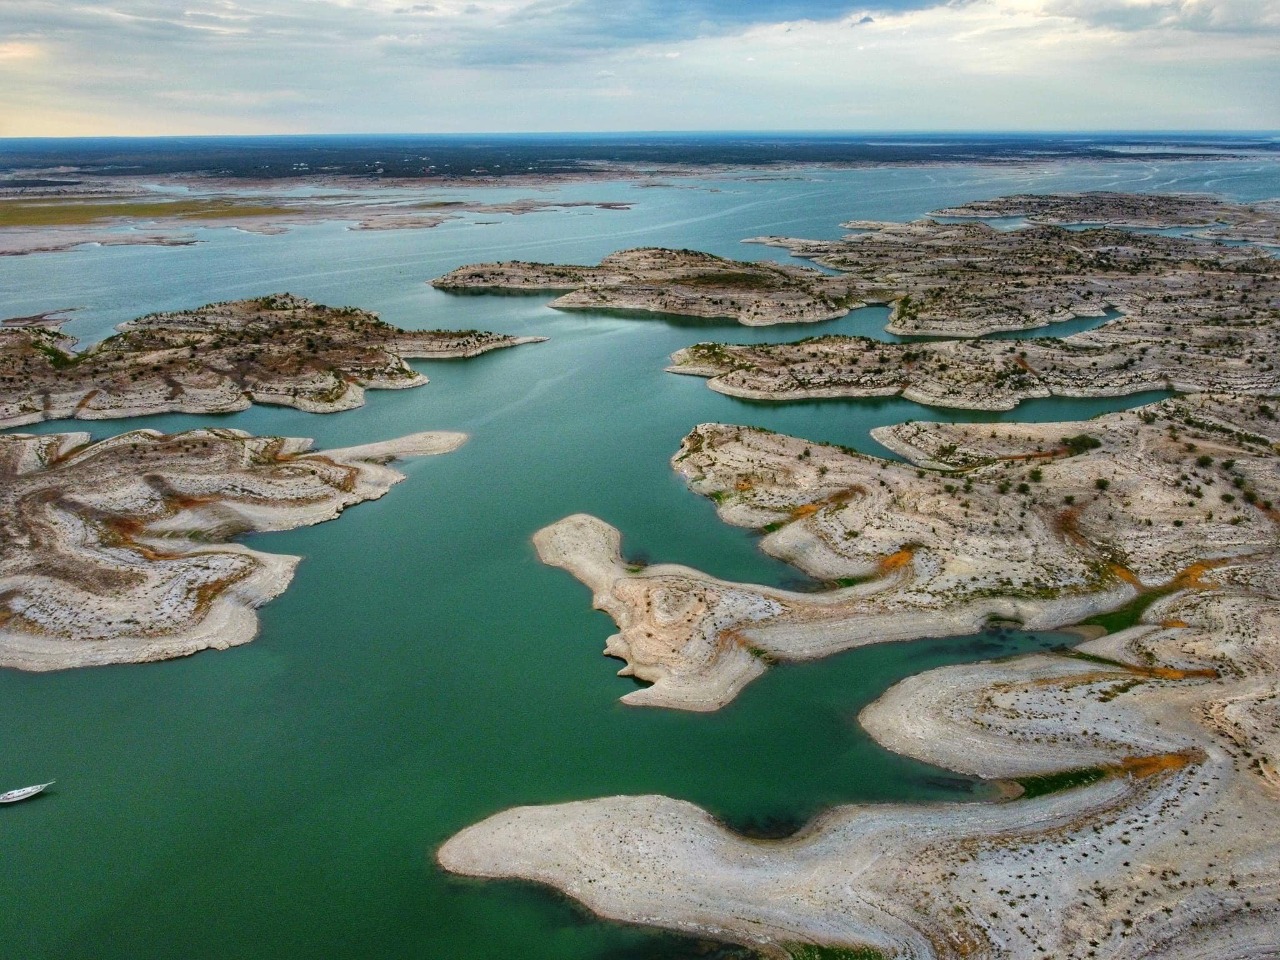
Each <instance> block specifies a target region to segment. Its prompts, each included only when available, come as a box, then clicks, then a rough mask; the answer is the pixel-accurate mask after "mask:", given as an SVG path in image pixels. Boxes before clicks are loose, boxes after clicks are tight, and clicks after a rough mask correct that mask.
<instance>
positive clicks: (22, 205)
mask: <svg viewBox="0 0 1280 960" xmlns="http://www.w3.org/2000/svg"><path fill="white" fill-rule="evenodd" d="M291 212H292V211H291V210H290V209H289V208H288V207H282V206H278V205H273V204H264V203H252V202H249V201H245V200H142V199H135V200H107V201H101V200H98V201H92V200H81V199H66V200H58V199H46V200H2V201H0V227H61V226H83V225H85V224H91V223H101V222H103V221H105V220H164V219H176V220H227V219H232V218H240V217H271V216H279V215H282V214H288V213H291Z"/></svg>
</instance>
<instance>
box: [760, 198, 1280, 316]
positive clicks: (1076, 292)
mask: <svg viewBox="0 0 1280 960" xmlns="http://www.w3.org/2000/svg"><path fill="white" fill-rule="evenodd" d="M1117 196H1118V195H1116V194H1105V195H1102V199H1101V200H1097V199H1096V195H1093V194H1086V195H1084V197H1083V198H1081V199H1080V201H1079V202H1078V203H1076V204H1074V206H1073V209H1074V210H1075V211H1076V215H1077V216H1078V217H1080V218H1082V219H1085V220H1088V219H1092V218H1095V217H1097V218H1102V217H1105V216H1106V213H1107V212H1108V211H1109V210H1111V208H1112V205H1113V204H1114V202H1115V198H1116V197H1117ZM1120 196H1128V195H1120ZM1135 196H1136V195H1135ZM994 203H995V201H992V204H994ZM1201 206H1202V207H1206V206H1207V207H1210V208H1212V206H1213V205H1212V204H1210V203H1209V202H1208V201H1207V200H1206V201H1204V202H1203V203H1202V204H1201ZM1222 206H1224V207H1229V205H1227V204H1225V203H1223V204H1222ZM982 209H985V208H982ZM1270 211H1271V212H1270V213H1266V212H1265V211H1264V210H1263V209H1262V208H1261V207H1259V212H1258V216H1259V217H1263V216H1264V215H1265V216H1269V218H1270V219H1269V220H1267V221H1266V222H1267V223H1270V224H1272V226H1273V227H1276V228H1280V207H1274V206H1273V207H1272V208H1270ZM844 226H845V227H846V228H847V229H851V230H854V231H856V232H854V233H850V234H848V235H846V236H845V237H843V238H841V239H839V240H803V239H793V238H788V237H755V238H752V239H751V240H748V241H747V242H748V243H764V244H767V245H770V246H777V247H782V248H784V249H786V250H787V251H788V252H789V253H791V254H792V255H793V256H797V257H804V258H807V259H811V260H814V261H815V262H817V263H819V264H821V265H823V266H825V267H828V268H830V269H833V270H839V271H841V272H842V273H843V274H844V277H843V280H844V282H845V283H847V284H848V285H849V289H850V294H851V295H852V296H853V297H854V298H855V299H858V300H862V301H866V302H881V303H891V304H892V305H893V311H892V313H891V315H890V318H889V324H888V327H887V328H886V329H887V330H888V331H889V332H890V333H892V334H897V335H900V336H938V337H981V336H985V335H987V334H991V333H999V332H1006V331H1019V330H1033V329H1037V328H1040V327H1047V326H1049V325H1051V324H1053V323H1055V322H1058V321H1064V320H1070V319H1072V318H1075V317H1101V316H1104V315H1105V314H1106V312H1107V311H1108V310H1115V311H1118V312H1119V313H1121V314H1124V315H1125V316H1126V317H1127V318H1129V320H1130V321H1132V322H1134V323H1138V324H1143V325H1150V327H1151V328H1154V329H1161V328H1163V327H1164V325H1166V324H1173V323H1177V321H1178V318H1179V317H1182V316H1184V315H1186V314H1190V317H1189V319H1190V321H1191V322H1193V323H1195V322H1200V323H1206V322H1210V321H1212V322H1216V323H1218V324H1220V325H1227V326H1230V325H1231V324H1233V323H1234V322H1236V321H1239V320H1242V319H1250V318H1255V317H1257V316H1258V315H1259V313H1265V312H1266V310H1267V309H1268V303H1270V308H1274V305H1275V304H1274V300H1275V296H1276V283H1277V278H1276V273H1277V272H1278V271H1277V267H1276V260H1275V257H1274V256H1271V255H1270V254H1269V253H1268V252H1267V250H1266V249H1264V248H1260V247H1259V246H1256V245H1253V244H1235V245H1230V244H1225V243H1218V242H1214V241H1210V240H1203V239H1197V238H1193V237H1182V236H1166V235H1164V234H1158V233H1141V232H1136V231H1134V230H1127V229H1117V228H1113V227H1089V228H1084V229H1067V228H1066V227H1063V226H1047V225H1032V226H1027V227H1022V228H1020V229H1014V230H1001V229H997V228H996V227H993V226H991V225H989V224H986V223H944V222H941V221H939V220H933V219H925V220H916V221H912V222H910V223H887V222H880V221H851V222H849V223H846V224H844ZM1255 226H1257V224H1255ZM1259 229H1261V228H1260V227H1259ZM1113 323H1114V321H1113ZM1165 332H1168V331H1165Z"/></svg>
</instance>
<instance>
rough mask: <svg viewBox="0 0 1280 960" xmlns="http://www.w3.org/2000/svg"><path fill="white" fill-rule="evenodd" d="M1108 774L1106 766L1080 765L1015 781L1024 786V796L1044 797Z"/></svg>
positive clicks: (1091, 781) (1019, 778)
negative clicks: (1076, 767)
mask: <svg viewBox="0 0 1280 960" xmlns="http://www.w3.org/2000/svg"><path fill="white" fill-rule="evenodd" d="M1106 776H1107V770H1106V768H1104V767H1080V768H1078V769H1076V770H1062V771H1059V772H1058V773H1042V774H1038V775H1036V776H1033V777H1015V778H1014V783H1016V784H1018V785H1019V786H1021V787H1022V798H1023V799H1024V800H1030V799H1032V798H1033V797H1043V796H1046V795H1048V794H1050V793H1060V792H1061V791H1063V790H1074V789H1075V788H1076V787H1087V786H1089V784H1091V783H1097V782H1098V781H1099V780H1101V779H1103V778H1104V777H1106Z"/></svg>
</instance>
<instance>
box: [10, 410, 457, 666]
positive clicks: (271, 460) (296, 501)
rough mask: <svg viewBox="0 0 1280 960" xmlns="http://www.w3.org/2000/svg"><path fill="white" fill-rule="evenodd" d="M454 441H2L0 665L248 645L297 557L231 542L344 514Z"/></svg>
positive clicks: (198, 434)
mask: <svg viewBox="0 0 1280 960" xmlns="http://www.w3.org/2000/svg"><path fill="white" fill-rule="evenodd" d="M465 440H466V437H465V435H463V434H457V433H421V434H414V435H411V436H408V437H403V438H401V439H399V440H393V441H386V442H382V443H373V444H368V445H366V446H360V447H350V448H346V449H341V450H330V451H326V452H323V453H313V452H309V450H308V448H309V446H310V444H311V441H310V440H301V439H289V438H279V437H253V436H250V435H248V434H246V433H243V432H242V431H238V430H221V429H217V430H215V429H209V430H193V431H190V432H188V433H182V434H175V435H168V436H167V435H164V434H160V433H157V432H155V431H152V430H138V431H133V432H130V433H124V434H120V435H118V436H115V437H112V438H110V439H107V440H101V441H98V442H96V443H93V442H91V441H90V438H89V435H88V434H84V433H64V434H52V435H48V436H29V435H23V434H9V435H4V436H0V666H2V667H10V668H17V669H21V670H55V669H62V668H67V667H81V666H94V665H100V664H109V663H136V662H142V661H148V660H160V659H167V658H170V657H177V656H185V655H187V654H191V653H195V652H197V651H199V650H204V649H208V648H217V649H225V648H227V647H230V646H234V645H237V644H242V643H247V642H248V641H250V640H252V639H253V637H254V635H255V634H256V633H257V627H258V619H257V616H256V615H255V613H254V608H255V607H258V606H260V605H262V604H263V603H265V602H267V601H268V600H271V599H272V598H273V597H275V596H277V595H278V594H280V593H281V592H282V591H283V590H284V589H285V587H286V586H288V584H289V581H290V580H291V579H292V577H293V571H294V568H295V567H296V565H297V564H298V562H299V560H300V559H301V558H299V557H291V556H279V555H274V554H268V553H263V552H261V551H258V550H252V549H249V548H247V547H245V546H243V545H241V544H237V543H232V542H230V540H231V539H232V538H233V537H237V536H240V535H242V534H246V533H251V532H262V531H271V530H288V529H292V528H294V527H299V526H309V525H311V524H315V523H320V522H323V521H325V520H330V519H333V518H334V517H336V516H338V514H339V513H341V512H342V511H343V510H344V509H346V508H347V507H349V506H352V505H353V504H357V503H361V502H363V501H366V500H372V499H376V498H378V497H381V496H382V495H383V494H385V493H386V492H387V491H388V490H389V489H390V488H391V486H392V485H393V484H395V483H398V482H399V481H400V480H403V479H404V477H403V475H402V474H400V473H398V472H396V471H395V470H393V469H391V468H390V467H389V466H387V465H386V464H387V463H388V462H390V461H391V460H393V459H396V458H399V457H405V456H420V455H426V454H439V453H447V452H449V451H450V450H453V449H456V448H457V447H458V446H459V445H461V444H462V443H463V442H464V441H465Z"/></svg>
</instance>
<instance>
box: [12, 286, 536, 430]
mask: <svg viewBox="0 0 1280 960" xmlns="http://www.w3.org/2000/svg"><path fill="white" fill-rule="evenodd" d="M119 329H120V332H119V333H117V334H116V335H115V336H112V337H108V338H107V339H106V340H103V341H102V342H101V343H97V344H95V345H93V346H91V347H89V348H88V349H86V350H84V351H82V352H76V351H75V349H74V347H75V340H74V339H73V338H71V337H69V336H67V335H66V334H63V333H61V332H60V331H59V330H58V329H57V328H56V327H49V326H47V325H46V326H37V325H24V326H9V327H0V427H14V426H21V425H24V424H30V423H38V422H40V421H43V420H58V419H64V418H76V419H81V420H102V419H108V418H113V417H134V416H142V415H145V414H152V413H169V412H181V413H230V412H233V411H237V410H244V409H246V408H248V407H249V406H250V404H253V403H267V404H279V405H283V406H289V407H296V408H297V409H299V410H306V411H308V412H312V413H333V412H337V411H341V410H350V409H352V408H354V407H358V406H360V405H361V404H363V403H364V391H365V390H366V389H381V390H390V389H403V388H407V387H417V386H421V385H422V384H425V383H426V382H427V378H426V377H424V376H423V375H421V374H420V373H418V372H417V371H415V370H414V369H413V368H412V367H410V366H409V365H408V364H407V363H406V362H405V361H406V360H407V359H413V358H422V359H446V358H455V357H474V356H477V355H479V354H481V353H485V352H487V351H489V350H497V349H500V348H503V347H512V346H517V345H519V344H523V343H531V342H536V341H538V340H541V339H544V338H540V337H509V336H504V335H500V334H494V333H485V332H481V331H475V330H460V331H451V330H425V331H416V330H412V331H411V330H401V329H398V328H397V327H393V326H391V325H390V324H387V323H385V322H383V321H382V320H380V319H379V318H378V317H377V315H376V314H373V313H370V312H369V311H366V310H360V309H358V308H356V307H327V306H323V305H321V304H317V303H312V302H311V301H310V300H306V299H304V298H302V297H296V296H292V295H290V294H287V293H286V294H277V295H275V296H268V297H261V298H259V299H255V300H237V301H233V302H227V303H212V304H209V305H207V306H204V307H200V308H198V309H195V310H188V311H179V312H175V313H154V314H150V315H148V316H145V317H141V318H139V319H137V320H132V321H130V322H128V323H125V324H122V325H121V326H120V328H119Z"/></svg>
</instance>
